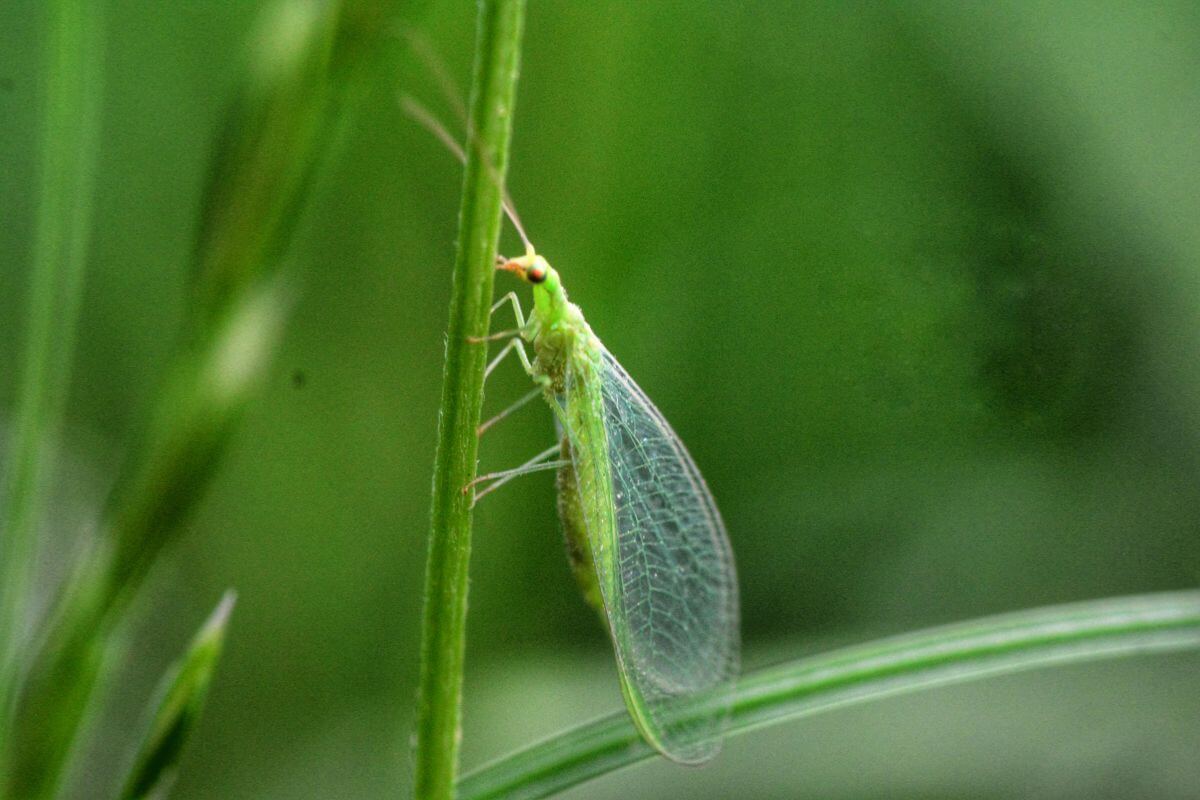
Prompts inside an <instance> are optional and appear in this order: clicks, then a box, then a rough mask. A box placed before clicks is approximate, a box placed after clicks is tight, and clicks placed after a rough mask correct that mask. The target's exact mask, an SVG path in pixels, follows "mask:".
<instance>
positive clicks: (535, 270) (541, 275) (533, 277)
mask: <svg viewBox="0 0 1200 800" xmlns="http://www.w3.org/2000/svg"><path fill="white" fill-rule="evenodd" d="M525 277H526V279H528V281H529V282H530V283H541V282H542V281H544V280H546V270H545V269H543V268H542V267H530V268H529V269H528V270H527V271H526V272H525Z"/></svg>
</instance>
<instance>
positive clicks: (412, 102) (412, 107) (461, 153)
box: [398, 27, 535, 255]
mask: <svg viewBox="0 0 1200 800" xmlns="http://www.w3.org/2000/svg"><path fill="white" fill-rule="evenodd" d="M398 33H399V35H400V36H401V37H403V38H404V39H405V41H407V42H408V46H409V47H410V48H412V51H413V52H414V53H415V54H416V55H417V57H418V58H420V59H421V61H422V62H424V64H425V67H426V68H427V69H428V70H429V72H430V73H431V74H432V75H433V77H434V80H435V82H436V83H437V85H438V89H439V91H440V92H441V94H442V97H444V98H445V100H446V102H447V103H448V104H449V105H450V107H451V108H452V109H454V114H455V116H457V117H458V119H459V121H460V122H461V123H462V124H463V127H465V128H466V129H467V141H468V142H476V141H477V140H476V139H475V133H474V131H473V130H471V122H470V119H469V117H468V116H467V105H466V103H465V102H463V93H462V90H461V89H459V87H458V84H457V83H455V82H454V78H453V77H451V75H450V70H448V69H447V68H446V64H445V62H443V61H442V59H441V58H440V57H439V56H438V54H437V51H436V50H434V48H433V46H432V45H431V44H429V41H428V40H427V39H425V37H423V36H421V35H420V34H419V33H417V32H416V31H414V30H412V29H411V28H408V27H400V28H399V29H398ZM400 108H401V109H402V110H403V111H404V113H405V114H408V116H410V117H412V119H413V120H414V121H416V122H417V124H419V125H420V126H421V127H423V128H425V130H427V131H429V132H430V133H432V134H433V135H434V136H435V137H436V138H437V140H438V141H440V142H441V143H442V144H443V145H445V146H446V149H447V150H449V151H450V152H451V153H453V154H454V156H455V157H456V158H458V160H459V161H461V162H462V163H463V164H464V165H465V164H466V163H467V154H466V150H465V149H464V148H463V147H462V145H460V144H459V143H458V141H457V140H456V139H455V138H454V136H453V135H452V134H451V133H450V132H449V131H448V130H447V129H446V126H445V125H443V124H442V123H441V122H440V121H439V120H438V118H437V117H435V116H434V115H433V114H432V113H431V112H430V111H429V109H427V108H425V107H424V106H423V105H421V104H420V103H419V102H417V100H416V99H415V98H414V97H412V95H409V94H407V93H401V94H400ZM477 152H478V153H479V155H480V157H481V159H482V160H483V163H484V166H485V167H486V168H487V170H488V172H489V173H490V174H491V177H492V181H493V182H494V183H495V184H496V186H497V187H499V188H500V192H501V195H502V200H501V205H502V206H503V208H504V214H505V216H507V217H508V219H509V222H511V223H512V225H513V227H514V228H516V230H517V235H518V236H520V237H521V242H522V243H523V244H524V245H525V252H526V253H527V254H528V255H533V253H534V252H535V250H534V247H533V243H532V242H530V241H529V236H528V235H526V233H525V226H524V225H522V224H521V217H520V215H519V214H517V207H516V204H514V203H513V199H512V195H511V194H509V192H508V187H507V186H505V185H503V183H502V182H501V180H500V173H499V171H498V170H497V169H496V165H495V164H493V163H491V159H489V158H488V157H487V154H486V153H484V152H483V149H482V148H479V147H477Z"/></svg>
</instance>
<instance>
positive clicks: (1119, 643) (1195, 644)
mask: <svg viewBox="0 0 1200 800" xmlns="http://www.w3.org/2000/svg"><path fill="white" fill-rule="evenodd" d="M1198 648H1200V592H1194V591H1193V592H1177V593H1163V594H1157V595H1144V596H1139V597H1128V598H1119V599H1110V600H1097V601H1091V602H1086V603H1075V604H1070V605H1062V606H1051V607H1049V608H1044V609H1035V610H1033V611H1023V612H1018V613H1014V614H1006V615H1003V616H997V617H987V618H984V619H980V620H975V621H972V622H966V623H961V624H958V625H951V626H947V627H942V628H934V629H931V630H927V631H920V632H917V633H912V634H906V635H903V636H897V637H894V638H890V639H884V640H881V641H878V642H874V643H871V644H866V645H860V646H857V647H850V648H846V649H843V650H837V651H834V652H832V653H827V654H824V655H818V656H814V657H811V658H805V659H801V660H798V661H793V662H790V663H787V664H782V665H779V666H777V667H772V668H769V669H764V670H760V671H757V672H754V673H752V674H750V675H746V676H744V677H743V678H742V681H741V683H740V685H739V686H738V688H737V691H736V693H735V695H734V700H733V719H732V723H731V726H730V732H731V733H744V732H746V731H749V730H754V729H755V728H760V727H764V726H766V725H774V724H778V723H780V722H784V721H787V720H792V719H797V718H800V717H805V716H809V715H812V714H817V713H820V712H822V711H828V710H832V709H835V708H840V707H842V706H846V705H849V704H852V703H861V702H865V701H868V700H875V699H879V698H883V697H890V696H892V695H896V694H901V693H904V692H912V691H916V690H919V689H929V688H933V687H937V686H946V685H949V684H953V683H962V682H965V681H971V680H978V679H980V678H986V677H990V676H993V675H1003V674H1008V673H1012V672H1018V671H1022V670H1029V669H1035V668H1039V667H1048V666H1054V665H1059V664H1072V663H1078V662H1081V661H1091V660H1098V659H1105V658H1116V657H1118V656H1127V655H1136V654H1146V653H1159V652H1167V651H1172V650H1185V649H1198ZM716 700H717V698H714V701H716ZM699 713H704V709H703V708H701V709H700V710H699ZM653 755H654V751H653V750H652V749H651V748H650V747H649V745H647V744H645V743H644V742H643V741H642V740H641V738H640V737H639V736H638V734H637V732H636V731H635V730H634V728H633V725H632V724H631V723H630V721H629V719H628V716H627V715H626V714H624V713H620V714H614V715H611V716H608V717H604V718H602V719H599V720H596V721H594V722H592V723H589V724H586V725H583V726H580V727H578V728H575V729H573V730H570V731H567V732H565V733H564V734H562V735H561V736H556V737H554V738H552V739H548V740H546V741H543V742H541V743H539V744H535V745H533V746H531V747H529V748H527V749H525V750H521V751H519V752H516V753H514V754H512V755H510V756H507V757H505V758H502V759H500V760H498V761H495V762H493V763H491V764H488V765H486V766H484V767H482V768H481V769H479V770H476V771H475V772H472V773H471V774H469V775H467V776H466V777H465V778H464V779H463V781H462V782H461V784H460V786H459V797H460V798H463V800H483V798H497V797H505V798H536V797H547V796H549V795H552V794H554V793H556V792H560V791H563V790H565V789H567V788H569V787H571V786H575V785H577V784H580V783H583V782H584V781H587V780H590V779H592V778H595V777H599V776H600V775H604V774H606V773H608V772H613V771H615V770H618V769H621V768H622V767H626V766H629V765H631V764H635V763H637V762H638V761H642V760H645V759H647V758H650V757H651V756H653Z"/></svg>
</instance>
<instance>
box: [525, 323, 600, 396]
mask: <svg viewBox="0 0 1200 800" xmlns="http://www.w3.org/2000/svg"><path fill="white" fill-rule="evenodd" d="M534 314H535V315H536V314H537V311H536V310H535V311H534ZM532 321H533V322H534V325H533V339H532V341H533V349H534V353H535V354H536V358H535V359H534V371H535V372H536V373H537V374H539V375H545V376H546V377H547V378H549V379H550V388H552V389H553V391H554V393H555V394H558V395H561V394H563V393H564V392H565V391H566V388H567V365H568V364H570V363H571V362H572V361H575V362H576V364H577V366H578V365H579V364H580V363H581V362H584V361H587V360H589V359H587V356H586V354H587V353H588V352H589V349H588V346H589V343H592V344H593V345H598V344H599V342H598V341H595V335H594V334H593V333H592V330H591V328H589V327H588V324H587V322H585V321H584V319H583V315H582V314H581V313H580V312H579V309H578V308H577V307H576V306H575V305H574V304H567V306H566V308H565V309H564V313H563V314H562V315H561V316H559V317H558V319H556V320H555V321H553V322H551V323H549V324H547V322H546V321H545V320H544V319H541V318H537V317H535V319H534V320H532Z"/></svg>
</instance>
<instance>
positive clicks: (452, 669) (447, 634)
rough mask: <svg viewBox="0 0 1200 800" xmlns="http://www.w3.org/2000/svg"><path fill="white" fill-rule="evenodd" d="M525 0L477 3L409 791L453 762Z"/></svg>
mask: <svg viewBox="0 0 1200 800" xmlns="http://www.w3.org/2000/svg"><path fill="white" fill-rule="evenodd" d="M524 7H525V3H524V0H484V1H483V2H481V3H480V6H479V22H478V32H477V37H476V42H475V70H474V79H473V83H472V88H471V121H470V124H469V126H468V129H469V135H471V136H472V138H473V140H474V141H473V142H472V144H473V145H474V146H470V147H467V166H466V176H465V179H464V183H463V195H462V207H461V210H460V212H459V234H458V253H457V257H456V260H455V264H454V281H453V289H452V292H453V293H452V296H451V299H450V323H449V326H448V330H447V337H446V342H447V344H446V367H445V373H444V376H443V381H442V404H441V414H440V420H439V428H438V449H437V459H436V462H435V467H434V486H433V511H432V523H431V530H430V536H429V556H428V562H427V565H426V578H425V612H424V620H423V626H422V639H421V682H420V689H419V693H418V699H417V751H416V775H415V795H416V797H418V798H421V799H422V800H430V799H436V800H442V799H443V798H450V797H452V796H453V792H454V781H455V773H456V770H457V764H458V743H459V723H460V717H461V711H460V706H461V702H462V672H463V652H464V649H465V646H466V638H465V629H466V615H467V565H468V562H469V558H470V552H471V496H470V494H468V493H464V491H463V487H465V486H467V485H468V484H469V483H470V482H471V480H472V479H474V477H475V472H476V449H477V445H478V440H477V438H476V435H475V430H476V428H477V427H478V426H479V413H480V406H481V405H482V399H483V378H484V375H483V371H484V367H485V365H486V360H487V348H486V345H484V344H482V343H478V342H472V341H470V339H472V338H479V337H483V336H485V335H486V334H487V329H488V310H489V308H490V306H491V297H492V274H493V268H494V265H495V257H496V246H497V242H498V239H499V236H500V211H501V204H502V202H503V197H504V191H503V180H504V173H505V169H506V168H507V163H508V142H509V135H510V129H511V119H512V108H513V99H514V97H515V94H516V85H517V64H518V60H519V54H520V45H521V29H522V23H523V18H524Z"/></svg>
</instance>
